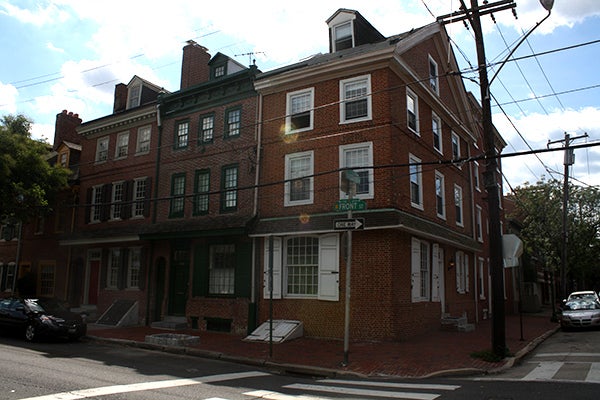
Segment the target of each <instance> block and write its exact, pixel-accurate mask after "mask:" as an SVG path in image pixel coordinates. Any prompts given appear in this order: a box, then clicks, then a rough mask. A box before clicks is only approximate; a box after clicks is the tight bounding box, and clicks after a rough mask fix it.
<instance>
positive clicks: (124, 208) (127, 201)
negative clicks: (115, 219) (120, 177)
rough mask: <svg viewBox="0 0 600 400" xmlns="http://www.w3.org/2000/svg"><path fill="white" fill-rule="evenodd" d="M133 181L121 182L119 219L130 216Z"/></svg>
mask: <svg viewBox="0 0 600 400" xmlns="http://www.w3.org/2000/svg"><path fill="white" fill-rule="evenodd" d="M133 186H134V185H133V181H125V182H123V201H122V202H121V219H129V218H131V209H132V208H133V202H132V201H131V200H133Z"/></svg>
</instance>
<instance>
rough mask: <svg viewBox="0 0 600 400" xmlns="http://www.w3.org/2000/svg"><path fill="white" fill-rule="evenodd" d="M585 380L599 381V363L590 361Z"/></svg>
mask: <svg viewBox="0 0 600 400" xmlns="http://www.w3.org/2000/svg"><path fill="white" fill-rule="evenodd" d="M585 381H586V382H595V383H600V363H592V364H591V365H590V370H589V371H588V374H587V376H586V378H585Z"/></svg>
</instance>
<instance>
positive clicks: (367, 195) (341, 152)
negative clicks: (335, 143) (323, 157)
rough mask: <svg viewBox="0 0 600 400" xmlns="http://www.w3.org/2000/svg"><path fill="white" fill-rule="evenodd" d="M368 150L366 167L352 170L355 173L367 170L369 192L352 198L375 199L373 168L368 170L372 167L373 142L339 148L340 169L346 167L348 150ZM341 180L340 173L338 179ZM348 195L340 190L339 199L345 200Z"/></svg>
mask: <svg viewBox="0 0 600 400" xmlns="http://www.w3.org/2000/svg"><path fill="white" fill-rule="evenodd" d="M362 148H368V151H369V160H368V161H367V162H368V165H367V166H364V167H352V169H353V170H354V171H356V172H360V171H364V170H367V171H368V172H369V192H368V193H360V194H356V195H355V196H354V198H357V199H363V200H366V199H373V198H374V197H375V183H374V175H375V174H374V173H373V168H368V167H372V166H373V142H362V143H352V144H347V145H342V146H340V147H339V160H340V169H341V168H346V167H348V166H347V165H345V159H346V157H345V153H346V151H348V150H353V149H362ZM341 178H342V173H341V172H340V179H341ZM347 198H348V195H347V194H346V193H344V192H342V191H341V190H340V199H347Z"/></svg>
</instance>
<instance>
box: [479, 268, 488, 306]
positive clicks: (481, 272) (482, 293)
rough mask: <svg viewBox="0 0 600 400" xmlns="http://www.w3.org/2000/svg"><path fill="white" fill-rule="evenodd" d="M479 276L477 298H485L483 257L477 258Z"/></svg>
mask: <svg viewBox="0 0 600 400" xmlns="http://www.w3.org/2000/svg"><path fill="white" fill-rule="evenodd" d="M477 275H478V276H479V298H480V299H482V300H483V299H485V282H486V280H487V279H486V278H487V277H486V275H485V260H484V259H483V258H479V274H477Z"/></svg>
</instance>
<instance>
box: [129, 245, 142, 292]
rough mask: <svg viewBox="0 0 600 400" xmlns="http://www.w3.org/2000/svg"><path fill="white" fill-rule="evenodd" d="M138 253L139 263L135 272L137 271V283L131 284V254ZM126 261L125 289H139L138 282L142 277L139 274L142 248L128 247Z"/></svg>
mask: <svg viewBox="0 0 600 400" xmlns="http://www.w3.org/2000/svg"><path fill="white" fill-rule="evenodd" d="M136 252H137V253H138V256H139V265H138V268H137V270H138V271H137V273H138V285H137V286H132V285H131V278H132V270H133V256H134V253H136ZM127 258H128V263H127V289H133V290H139V288H140V286H139V284H140V282H141V280H142V279H143V278H144V277H143V276H142V274H141V271H142V248H141V247H130V248H129V254H128V257H127Z"/></svg>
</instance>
